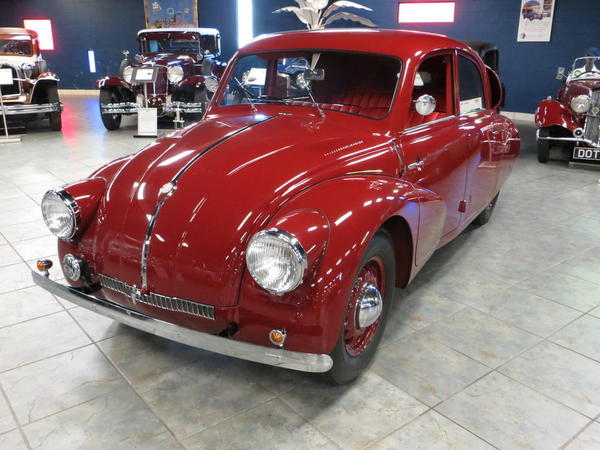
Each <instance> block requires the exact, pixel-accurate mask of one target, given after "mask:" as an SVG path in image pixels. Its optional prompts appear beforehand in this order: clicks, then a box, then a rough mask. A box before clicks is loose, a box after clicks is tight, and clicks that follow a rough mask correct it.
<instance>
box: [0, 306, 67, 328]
mask: <svg viewBox="0 0 600 450" xmlns="http://www.w3.org/2000/svg"><path fill="white" fill-rule="evenodd" d="M55 301H56V300H55ZM56 303H57V304H58V306H59V307H60V308H64V307H63V306H62V305H61V304H60V302H56ZM61 312H64V309H59V310H58V311H54V312H51V313H48V314H42V315H41V316H36V317H31V318H29V319H25V320H21V321H19V322H14V323H10V324H8V325H0V330H4V329H5V328H10V327H14V326H16V325H23V324H24V323H27V322H32V321H34V320H37V319H43V318H44V317H49V316H53V315H55V314H60V313H61Z"/></svg>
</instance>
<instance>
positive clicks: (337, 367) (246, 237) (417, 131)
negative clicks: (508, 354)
mask: <svg viewBox="0 0 600 450" xmlns="http://www.w3.org/2000/svg"><path fill="white" fill-rule="evenodd" d="M312 49H314V50H312ZM300 59H303V60H304V61H305V63H306V66H307V69H305V71H304V72H303V73H302V77H300V79H298V76H297V75H290V73H289V71H286V70H285V66H286V64H287V63H288V62H289V61H294V64H296V65H297V64H299V60H300ZM349 74H352V75H351V76H350V75H349ZM501 100H502V88H501V84H500V81H499V79H498V77H497V76H496V74H495V73H494V72H493V71H492V70H491V69H488V68H486V66H485V65H484V64H483V63H482V61H481V59H480V58H479V56H478V55H477V54H476V53H475V52H474V51H473V50H471V49H470V48H469V47H468V46H466V45H464V44H462V43H460V42H458V41H455V40H452V39H449V38H447V37H445V36H440V35H434V34H425V33H416V32H408V31H391V30H390V31H386V30H354V31H350V30H324V31H304V32H292V33H281V34H276V35H270V36H267V37H262V38H259V39H257V40H255V41H254V42H253V43H251V44H249V45H248V46H246V47H245V48H243V49H242V50H240V51H239V52H238V54H237V55H236V56H235V57H234V59H233V62H232V64H231V65H230V66H229V67H228V69H227V71H226V73H225V76H224V78H223V80H222V81H221V83H220V84H219V88H218V90H217V92H216V94H215V96H214V98H213V100H212V101H211V104H210V106H209V109H208V111H207V114H206V116H205V117H204V119H203V120H202V121H201V122H199V123H197V124H195V125H193V126H189V127H187V128H185V129H183V130H179V131H177V132H174V133H173V134H171V135H169V136H167V137H164V138H162V139H159V140H158V141H156V142H155V143H154V144H152V145H150V146H148V147H146V148H145V149H143V150H142V151H140V152H138V153H136V154H134V155H130V156H127V157H124V158H121V159H118V160H116V161H114V162H112V163H110V164H108V165H107V166H105V167H103V168H101V169H99V170H97V171H96V172H95V173H93V174H92V175H91V176H90V177H89V178H87V179H85V180H82V181H80V182H77V183H73V184H70V185H67V186H63V187H61V188H59V189H56V190H52V191H49V192H48V193H47V194H46V195H45V197H44V199H43V204H42V209H43V214H44V217H45V220H46V223H47V224H48V227H49V228H50V230H51V231H52V232H53V233H54V234H56V235H57V236H58V237H59V241H58V242H59V255H60V265H61V266H62V269H63V272H64V273H65V279H66V280H67V282H68V284H69V286H64V285H61V284H58V283H56V282H54V281H52V280H51V279H50V278H47V277H44V276H43V275H41V274H39V273H37V272H34V273H33V276H34V279H35V281H36V283H38V284H39V285H40V286H42V287H44V288H45V289H47V290H49V291H51V292H53V293H54V294H56V295H58V296H60V297H62V298H65V299H67V300H70V301H72V302H74V303H76V304H78V305H81V306H83V307H85V308H88V309H91V310H93V311H96V312H98V313H100V314H103V315H105V316H108V317H111V318H113V319H116V320H119V321H121V322H124V323H126V324H129V325H131V326H133V327H137V328H140V329H142V330H146V331H148V332H150V333H154V334H157V335H160V336H164V337H167V338H169V339H173V340H176V341H180V342H183V343H186V344H188V345H192V346H196V347H199V348H203V349H207V350H211V351H214V352H218V353H223V354H226V355H231V356H235V357H238V358H244V359H247V360H252V361H259V362H262V363H266V364H272V365H277V366H282V367H287V368H290V369H296V370H302V371H308V372H327V373H328V375H329V377H330V378H331V379H332V380H333V381H335V382H337V383H346V382H349V381H351V380H352V379H354V378H356V377H357V376H358V375H359V374H360V373H361V371H362V370H363V369H364V368H365V367H366V366H367V364H368V363H369V361H370V360H371V357H372V356H373V354H374V352H375V350H376V348H377V345H378V343H379V341H380V339H381V335H382V332H383V328H384V326H385V322H386V318H387V315H388V312H389V309H390V305H391V303H392V302H393V300H394V290H395V288H396V287H399V288H404V287H406V286H407V285H408V283H409V282H410V281H411V280H412V279H413V277H414V276H415V275H416V274H417V272H418V271H419V270H420V269H421V268H422V267H423V265H424V264H425V262H426V261H427V259H428V258H429V257H430V256H431V254H432V253H433V252H434V251H435V250H436V249H437V248H439V247H441V246H443V245H444V244H446V243H447V242H449V241H450V240H452V239H453V238H454V237H456V236H457V235H458V234H459V233H460V232H461V231H462V230H463V229H464V228H465V227H467V225H469V224H470V223H471V222H473V221H475V222H476V223H478V224H484V223H485V222H487V221H488V220H489V218H490V215H491V213H492V211H493V209H494V205H495V204H496V200H497V199H498V193H499V191H500V189H501V188H502V185H503V184H504V182H505V181H506V179H507V177H508V176H509V173H510V171H511V168H512V166H513V163H514V161H515V158H516V157H517V154H518V152H519V147H520V140H519V134H518V132H517V129H516V128H515V126H514V125H513V123H512V122H511V121H510V120H508V119H506V118H505V117H503V116H502V115H500V114H498V113H497V105H499V104H500V102H501ZM50 264H51V262H49V261H40V262H39V269H40V270H41V271H46V269H47V268H48V266H49V265H50Z"/></svg>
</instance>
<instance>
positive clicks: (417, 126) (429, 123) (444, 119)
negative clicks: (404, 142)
mask: <svg viewBox="0 0 600 450" xmlns="http://www.w3.org/2000/svg"><path fill="white" fill-rule="evenodd" d="M452 119H456V116H455V115H452V116H448V117H442V118H441V119H437V120H432V121H431V122H426V123H422V124H420V125H415V126H414V127H410V128H407V129H406V130H404V131H403V132H401V133H400V134H405V133H409V132H411V131H415V130H420V129H421V128H425V127H428V126H430V125H435V124H436V123H442V122H446V121H447V120H452Z"/></svg>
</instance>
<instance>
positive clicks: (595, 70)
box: [569, 56, 600, 80]
mask: <svg viewBox="0 0 600 450" xmlns="http://www.w3.org/2000/svg"><path fill="white" fill-rule="evenodd" d="M569 80H600V57H598V56H586V57H583V58H577V59H576V60H575V62H574V63H573V68H572V70H571V73H570V74H569Z"/></svg>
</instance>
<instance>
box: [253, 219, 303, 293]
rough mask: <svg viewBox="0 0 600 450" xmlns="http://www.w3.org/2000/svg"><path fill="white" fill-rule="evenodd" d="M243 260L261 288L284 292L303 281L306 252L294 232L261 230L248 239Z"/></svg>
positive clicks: (272, 291) (291, 289)
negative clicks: (244, 259)
mask: <svg viewBox="0 0 600 450" xmlns="http://www.w3.org/2000/svg"><path fill="white" fill-rule="evenodd" d="M246 264H247V266H248V271H249V272H250V275H252V278H254V280H255V281H256V282H257V283H258V284H259V285H260V286H261V287H262V288H263V289H265V290H267V291H269V292H271V293H272V294H276V295H283V294H285V293H286V292H290V291H293V290H294V289H296V288H297V287H298V286H299V285H300V283H302V279H303V278H304V271H305V270H306V266H307V262H306V252H305V251H304V249H303V248H302V245H301V244H300V242H298V239H296V238H295V237H294V235H292V234H290V233H287V232H285V231H282V230H277V229H270V230H264V231H260V232H258V233H256V234H255V235H254V236H253V237H252V239H251V240H250V243H249V244H248V250H247V251H246Z"/></svg>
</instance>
